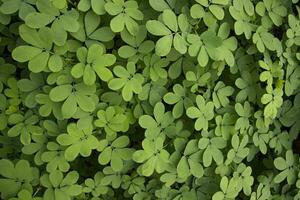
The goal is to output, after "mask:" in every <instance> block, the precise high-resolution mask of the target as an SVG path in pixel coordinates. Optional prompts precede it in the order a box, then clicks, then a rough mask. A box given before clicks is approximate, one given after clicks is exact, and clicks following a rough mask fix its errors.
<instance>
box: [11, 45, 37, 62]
mask: <svg viewBox="0 0 300 200" xmlns="http://www.w3.org/2000/svg"><path fill="white" fill-rule="evenodd" d="M40 53H42V50H41V49H39V48H36V47H31V46H18V47H17V48H15V49H14V50H13V52H12V57H13V58H14V59H15V60H16V61H19V62H26V61H29V60H31V59H33V58H34V57H36V56H37V55H39V54H40Z"/></svg>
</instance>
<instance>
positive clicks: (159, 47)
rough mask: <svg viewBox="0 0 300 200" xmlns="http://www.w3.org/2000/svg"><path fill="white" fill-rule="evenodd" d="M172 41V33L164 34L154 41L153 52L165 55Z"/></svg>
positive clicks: (169, 49)
mask: <svg viewBox="0 0 300 200" xmlns="http://www.w3.org/2000/svg"><path fill="white" fill-rule="evenodd" d="M172 43H173V37H172V35H166V36H164V37H162V38H160V39H159V40H158V41H157V42H156V46H155V52H156V54H157V55H159V56H166V55H167V54H168V53H169V52H170V51H171V47H172Z"/></svg>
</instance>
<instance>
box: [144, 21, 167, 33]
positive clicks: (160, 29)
mask: <svg viewBox="0 0 300 200" xmlns="http://www.w3.org/2000/svg"><path fill="white" fill-rule="evenodd" d="M146 27H147V30H148V31H149V33H151V34H152V35H156V36H166V35H170V34H171V33H172V32H171V31H170V30H169V29H168V28H167V27H166V26H165V25H164V24H163V23H161V22H159V21H156V20H150V21H148V22H147V23H146Z"/></svg>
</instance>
